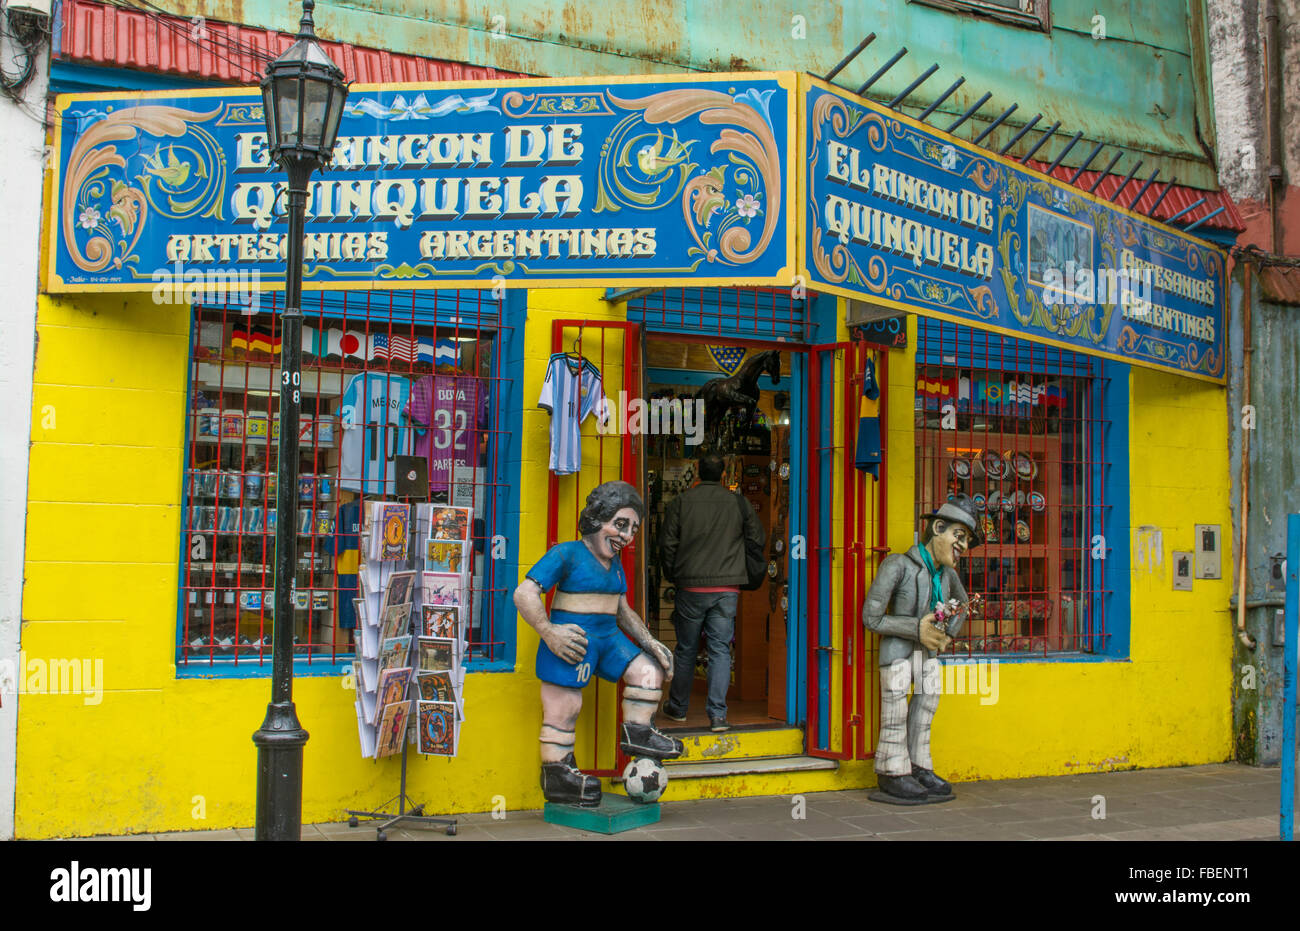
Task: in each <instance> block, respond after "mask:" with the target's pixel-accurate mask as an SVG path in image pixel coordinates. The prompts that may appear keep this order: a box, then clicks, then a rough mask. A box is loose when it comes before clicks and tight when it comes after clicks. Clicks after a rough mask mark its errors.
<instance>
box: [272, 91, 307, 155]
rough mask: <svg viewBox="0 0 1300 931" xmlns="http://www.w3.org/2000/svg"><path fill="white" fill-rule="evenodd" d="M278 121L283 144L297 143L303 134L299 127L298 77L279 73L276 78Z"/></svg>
mask: <svg viewBox="0 0 1300 931" xmlns="http://www.w3.org/2000/svg"><path fill="white" fill-rule="evenodd" d="M275 96H276V112H277V113H278V115H279V116H278V119H277V123H278V124H279V125H278V127H277V128H278V129H279V131H280V144H281V145H288V146H292V145H296V144H297V142H298V139H299V137H300V135H301V133H300V130H299V128H298V115H299V108H298V77H297V75H296V74H295V75H293V76H289V75H277V76H276V78H275Z"/></svg>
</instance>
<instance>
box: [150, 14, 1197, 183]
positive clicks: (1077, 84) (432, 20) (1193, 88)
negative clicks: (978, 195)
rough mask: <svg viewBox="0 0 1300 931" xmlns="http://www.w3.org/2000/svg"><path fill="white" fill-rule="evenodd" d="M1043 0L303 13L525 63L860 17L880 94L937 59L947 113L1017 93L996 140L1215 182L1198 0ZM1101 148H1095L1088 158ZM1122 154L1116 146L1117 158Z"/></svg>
mask: <svg viewBox="0 0 1300 931" xmlns="http://www.w3.org/2000/svg"><path fill="white" fill-rule="evenodd" d="M168 7H169V8H172V9H175V10H177V11H178V12H182V13H184V14H185V15H204V16H207V17H210V18H212V19H222V20H228V21H232V22H242V23H250V24H256V25H259V26H263V25H264V26H270V27H274V28H277V29H283V30H289V31H292V30H294V29H295V28H296V24H297V19H298V16H299V9H300V8H299V4H298V3H296V2H285V0H172V2H171V3H169V4H168ZM1051 11H1052V28H1051V31H1050V33H1044V32H1042V31H1038V30H1033V29H1028V28H1024V27H1021V26H1015V25H1009V24H1005V23H1000V22H996V21H992V20H988V19H982V18H979V17H976V16H972V15H969V14H956V13H952V12H949V11H947V10H942V9H936V8H934V7H930V6H923V5H921V4H919V3H916V2H913V0H856V2H852V3H844V2H836V3H807V4H803V3H790V4H776V5H774V4H770V3H767V2H765V0H656V2H645V0H604V2H601V3H590V2H588V0H565V2H556V0H493V2H492V3H490V4H488V3H481V4H469V3H464V2H460V3H456V4H449V3H448V4H430V3H428V2H427V0H424V2H421V0H320V2H318V3H317V5H316V21H317V23H318V29H319V32H320V34H321V35H322V36H324V37H327V38H330V39H338V40H341V41H345V42H350V43H353V44H357V45H364V46H371V47H376V48H385V49H391V50H393V51H399V52H407V53H412V54H417V55H428V56H431V57H434V58H441V59H447V60H451V61H462V62H467V63H470V64H475V65H484V66H491V67H496V68H501V69H503V70H507V71H518V72H522V73H526V74H535V75H576V74H589V75H595V74H638V73H660V72H683V71H733V70H734V71H743V70H795V71H808V72H811V73H814V74H824V73H825V72H826V71H828V70H829V69H830V68H831V67H833V66H834V65H835V64H836V62H837V61H839V59H840V58H841V57H842V56H843V55H844V54H845V53H846V52H847V51H849V50H850V49H852V48H853V47H854V46H856V45H857V43H858V41H859V40H860V39H861V38H863V37H864V36H866V35H867V34H868V33H870V32H873V31H874V32H876V33H878V34H879V38H878V39H877V40H876V42H875V43H874V44H873V45H872V46H871V47H870V48H868V49H867V51H866V52H864V53H863V55H862V56H860V58H859V60H858V61H857V62H855V63H854V65H852V66H851V67H850V68H849V69H848V70H847V71H846V72H845V73H844V75H843V77H842V79H841V83H842V84H844V85H846V86H853V87H857V86H858V85H860V84H861V83H862V82H863V81H865V80H866V78H867V77H868V76H869V75H870V74H871V73H872V72H873V71H875V69H876V68H877V67H879V66H880V65H881V64H882V63H883V62H884V61H886V60H887V59H888V58H889V56H890V55H892V54H893V53H894V51H895V50H896V49H897V48H899V47H900V46H904V45H905V46H907V48H908V50H909V53H908V55H907V56H906V57H905V58H904V59H903V60H902V61H900V62H899V63H898V65H896V66H895V67H894V68H893V69H892V70H891V71H890V73H889V74H888V75H887V76H886V77H885V78H883V79H882V80H881V81H880V82H879V83H878V84H877V85H875V86H874V87H873V88H872V91H873V93H879V95H880V96H881V99H884V100H888V99H889V98H890V97H892V96H893V95H894V94H895V93H897V92H898V91H899V90H901V89H902V88H903V87H905V86H906V85H907V84H909V83H910V82H911V81H912V79H913V78H915V77H917V76H919V75H920V74H921V73H922V72H923V71H924V70H925V69H926V68H928V67H929V66H930V65H931V64H932V63H937V64H938V65H939V71H938V72H937V73H936V74H935V75H934V76H932V77H931V78H930V80H929V81H928V82H927V83H926V84H925V85H924V87H922V88H921V89H920V90H919V91H918V92H917V94H916V95H915V97H914V98H909V99H912V100H915V102H916V103H917V104H919V105H920V107H924V106H925V105H926V104H928V103H929V102H930V100H931V99H933V96H937V95H938V94H939V93H940V92H942V91H943V90H944V89H945V88H946V87H947V86H948V85H949V84H951V83H952V82H953V81H954V80H956V77H957V76H958V75H960V74H965V75H966V79H967V80H966V84H965V85H964V86H963V87H962V88H961V89H960V90H959V91H958V92H957V93H956V94H954V96H953V97H952V98H950V99H949V101H948V103H947V104H945V107H944V109H945V110H948V111H951V112H953V113H960V112H962V111H963V110H964V109H965V108H966V107H967V106H969V105H970V104H971V103H973V102H974V101H975V100H977V99H978V98H979V97H980V96H981V95H982V94H983V93H984V92H985V91H989V92H991V93H992V94H993V97H992V99H991V100H990V101H989V102H988V103H987V104H985V108H986V109H987V111H988V117H989V118H990V119H991V118H992V117H993V116H995V115H997V114H998V113H1000V112H1001V111H1002V110H1003V109H1004V108H1006V107H1008V106H1010V105H1011V104H1012V103H1013V102H1014V103H1018V104H1019V105H1020V108H1019V110H1018V111H1017V112H1016V114H1015V115H1014V116H1013V117H1012V118H1011V119H1010V120H1008V122H1007V123H1006V124H1005V132H1004V131H1002V130H999V133H998V135H995V136H993V137H991V139H992V140H993V141H994V142H995V143H996V144H998V145H1000V144H1001V142H998V139H999V138H1001V140H1002V141H1006V140H1008V139H1009V138H1010V136H1011V135H1012V134H1013V133H1014V132H1015V131H1016V130H1017V129H1018V128H1019V127H1020V126H1022V125H1023V122H1024V121H1027V120H1028V119H1030V118H1031V117H1032V116H1033V115H1034V114H1035V113H1039V112H1042V113H1043V114H1044V121H1043V122H1041V123H1040V124H1039V127H1040V128H1046V127H1047V126H1049V125H1050V124H1051V123H1052V122H1053V121H1054V120H1057V119H1059V120H1061V124H1062V125H1061V131H1060V132H1059V133H1058V134H1057V136H1056V137H1055V138H1054V139H1053V140H1052V141H1051V142H1050V143H1048V144H1047V145H1046V146H1044V147H1043V148H1042V149H1040V150H1039V154H1040V155H1043V156H1046V157H1047V158H1049V159H1050V158H1053V157H1054V156H1055V155H1056V153H1057V152H1058V151H1059V149H1060V148H1061V147H1062V146H1063V145H1064V143H1065V141H1066V140H1068V139H1069V137H1070V135H1071V134H1073V133H1074V132H1075V131H1076V130H1082V131H1083V133H1084V139H1085V141H1086V140H1092V141H1094V142H1095V141H1101V140H1106V141H1109V142H1113V143H1115V144H1116V145H1120V146H1123V147H1124V148H1127V149H1130V150H1133V151H1135V152H1140V153H1142V157H1143V158H1144V160H1145V161H1146V165H1145V166H1144V167H1143V169H1142V172H1141V175H1142V177H1145V176H1146V175H1147V174H1149V173H1150V171H1151V169H1152V168H1154V167H1157V166H1159V167H1160V168H1161V177H1162V178H1164V179H1168V178H1169V177H1170V176H1171V175H1177V176H1178V178H1179V179H1180V181H1182V182H1183V183H1184V184H1190V185H1193V186H1198V187H1205V188H1215V187H1217V182H1216V177H1215V172H1214V165H1213V161H1212V159H1211V158H1210V157H1209V156H1207V154H1206V152H1207V149H1208V150H1209V151H1213V149H1214V117H1213V113H1212V110H1211V108H1210V107H1209V101H1210V78H1209V70H1208V51H1207V49H1208V43H1207V39H1206V32H1205V25H1204V23H1205V0H1051ZM796 16H799V17H802V18H803V23H802V24H800V23H799V22H798V21H797V20H796ZM1095 16H1102V17H1104V18H1105V35H1106V38H1104V39H1095V38H1093V32H1094V17H1095ZM801 25H802V26H803V28H804V29H805V30H806V31H805V33H804V37H803V38H799V37H798V33H799V29H800V26H801ZM927 93H928V95H929V96H927ZM917 109H919V107H918V108H917ZM947 122H951V120H945V121H941V124H943V125H946V123H947ZM980 128H982V127H980V125H979V124H977V123H975V122H974V121H972V122H970V123H968V124H967V125H966V126H965V127H963V133H964V134H966V133H968V134H967V136H966V137H967V138H970V137H971V136H973V135H974V133H975V132H978V130H979V129H980ZM968 131H969V132H968ZM1198 132H1199V136H1200V139H1199V140H1198V138H1197V137H1198ZM1033 135H1034V136H1036V135H1037V134H1036V133H1035V134H1033ZM1202 141H1203V142H1204V145H1203V144H1202ZM1091 148H1092V146H1091V145H1087V144H1085V142H1080V143H1079V144H1078V145H1077V146H1076V147H1075V149H1074V151H1073V152H1072V153H1071V157H1070V158H1067V160H1066V164H1070V163H1071V162H1072V161H1073V162H1074V163H1075V164H1077V163H1078V160H1081V159H1083V158H1084V157H1086V156H1087V154H1088V152H1089V151H1091ZM1104 164H1105V163H1104V161H1102V160H1101V158H1099V159H1098V164H1097V165H1096V166H1095V167H1101V166H1102V165H1104ZM1129 164H1131V159H1125V160H1124V162H1122V163H1121V165H1122V167H1121V170H1126V169H1127V166H1128V165H1129Z"/></svg>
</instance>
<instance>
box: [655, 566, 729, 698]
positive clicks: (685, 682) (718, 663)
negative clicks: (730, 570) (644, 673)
mask: <svg viewBox="0 0 1300 931" xmlns="http://www.w3.org/2000/svg"><path fill="white" fill-rule="evenodd" d="M739 601H740V596H739V595H738V594H737V593H736V592H687V591H679V592H678V593H677V600H676V602H674V604H673V627H675V628H676V629H677V649H676V650H674V651H673V684H672V686H671V688H670V689H669V692H668V704H667V705H665V706H664V707H665V710H666V711H668V712H669V713H671V714H675V715H678V716H681V715H684V714H686V709H687V708H689V707H690V704H691V683H692V682H693V681H694V679H695V657H696V656H697V655H698V654H699V651H700V632H701V631H703V633H704V642H705V648H706V649H707V650H708V651H709V698H708V702H707V704H706V705H705V708H706V709H707V710H708V712H709V717H710V718H723V719H725V718H726V717H727V686H728V685H729V684H730V683H731V635H732V633H733V632H734V631H735V627H736V605H737V604H738V603H739Z"/></svg>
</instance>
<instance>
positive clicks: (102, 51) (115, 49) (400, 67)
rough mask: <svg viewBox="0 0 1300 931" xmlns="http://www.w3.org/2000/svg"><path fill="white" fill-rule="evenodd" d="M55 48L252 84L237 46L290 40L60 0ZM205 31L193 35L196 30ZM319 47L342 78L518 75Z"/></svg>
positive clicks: (265, 46) (273, 52) (108, 61)
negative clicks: (56, 45) (323, 49)
mask: <svg viewBox="0 0 1300 931" xmlns="http://www.w3.org/2000/svg"><path fill="white" fill-rule="evenodd" d="M59 16H60V19H61V23H60V25H61V29H60V36H59V38H60V41H59V48H58V49H56V50H55V54H56V56H57V57H59V58H63V59H67V60H70V61H84V62H90V63H93V64H99V65H108V66H111V67H115V68H135V69H139V70H143V71H155V72H161V73H163V74H177V75H183V76H185V77H192V78H197V79H200V80H204V81H228V82H230V83H232V84H255V83H257V81H258V80H259V79H260V78H261V76H262V73H263V71H264V70H265V63H264V62H263V61H259V60H258V59H257V57H255V56H254V55H253V54H249V53H248V52H247V51H241V50H240V49H241V47H250V46H251V47H252V48H254V49H256V50H257V51H259V52H261V53H262V54H264V55H267V56H269V57H271V58H275V57H276V56H278V55H280V53H281V52H283V51H284V50H285V49H287V48H288V47H289V46H290V45H291V44H292V43H293V40H294V37H293V36H292V35H290V34H289V33H285V32H277V31H275V30H271V29H257V28H254V27H251V26H239V25H235V24H232V23H223V22H218V21H216V20H206V21H204V22H203V23H202V24H201V26H200V24H198V23H192V22H191V21H190V20H187V19H184V18H183V17H180V16H168V15H163V14H153V13H146V12H143V11H140V10H130V9H124V8H122V7H117V6H111V5H109V4H105V3H98V2H95V0H63V2H61V3H60V4H59ZM200 28H202V29H203V30H205V32H204V33H203V35H202V36H199V37H198V39H197V41H196V40H195V39H194V38H193V37H194V36H195V35H196V33H197V30H198V29H200ZM321 45H322V46H324V47H325V48H326V50H328V51H329V53H330V56H331V57H332V58H333V59H334V61H335V62H337V63H338V64H339V65H340V66H341V67H342V68H343V73H344V74H345V75H346V76H347V79H348V80H349V81H357V82H358V83H362V84H372V83H373V84H379V83H390V82H424V81H492V80H496V79H498V78H513V77H522V75H518V74H515V73H513V72H509V71H498V70H497V69H496V68H480V67H478V66H475V65H465V64H460V63H458V62H448V61H438V60H436V59H433V58H421V57H419V56H416V55H401V54H397V53H395V52H389V51H385V50H383V49H373V48H365V47H361V46H356V45H350V44H348V43H346V42H328V41H325V40H323V39H322V40H321Z"/></svg>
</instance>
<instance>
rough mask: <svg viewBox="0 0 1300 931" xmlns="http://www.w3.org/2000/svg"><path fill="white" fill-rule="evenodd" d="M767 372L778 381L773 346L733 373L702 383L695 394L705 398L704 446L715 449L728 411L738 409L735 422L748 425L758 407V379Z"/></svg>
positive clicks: (777, 361) (778, 362) (777, 356)
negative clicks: (698, 391) (702, 385)
mask: <svg viewBox="0 0 1300 931" xmlns="http://www.w3.org/2000/svg"><path fill="white" fill-rule="evenodd" d="M764 372H766V373H767V374H768V375H770V376H771V377H772V382H773V384H780V382H781V354H780V353H779V352H777V351H776V350H775V349H768V350H765V351H763V352H759V353H755V354H754V355H752V356H750V357H749V358H747V359H746V360H745V361H744V362H742V363H741V364H740V368H739V369H737V370H736V373H735V374H734V375H729V376H727V377H725V378H715V379H713V380H711V381H707V382H705V383H704V387H702V388H701V389H700V393H699V395H698V397H701V398H703V399H704V436H705V446H706V448H707V449H710V450H712V449H715V448H716V446H717V444H718V442H719V440H720V439H721V438H722V437H721V432H722V424H723V420H724V419H725V418H726V416H727V414H728V412H730V411H732V410H737V409H738V410H739V416H738V417H737V418H736V422H737V423H742V424H746V425H748V424H749V423H750V422H751V421H752V420H753V419H754V410H755V408H757V407H758V391H759V389H758V378H759V376H760V375H762V374H763V373H764Z"/></svg>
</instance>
